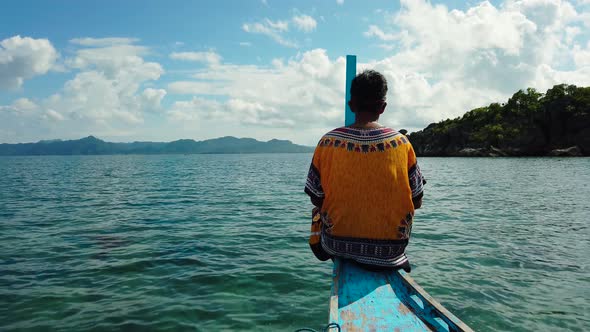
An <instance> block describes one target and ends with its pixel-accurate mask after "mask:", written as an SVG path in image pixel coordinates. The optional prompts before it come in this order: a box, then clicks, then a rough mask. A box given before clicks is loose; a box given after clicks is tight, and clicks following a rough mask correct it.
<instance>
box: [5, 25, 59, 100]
mask: <svg viewBox="0 0 590 332" xmlns="http://www.w3.org/2000/svg"><path fill="white" fill-rule="evenodd" d="M57 58H58V53H57V51H56V50H55V48H54V47H53V45H52V44H51V42H49V40H47V39H34V38H30V37H24V38H23V37H21V36H14V37H11V38H7V39H4V40H2V41H0V90H2V89H9V90H12V89H18V88H20V87H21V86H22V85H23V83H24V81H25V80H26V79H30V78H32V77H35V76H39V75H43V74H45V73H47V72H48V71H49V70H51V69H52V67H54V65H55V63H56V60H57Z"/></svg>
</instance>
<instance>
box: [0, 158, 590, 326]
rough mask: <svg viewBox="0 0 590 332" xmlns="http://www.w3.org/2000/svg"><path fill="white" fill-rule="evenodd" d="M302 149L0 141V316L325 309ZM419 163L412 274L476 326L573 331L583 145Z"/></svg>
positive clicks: (211, 320) (325, 274)
mask: <svg viewBox="0 0 590 332" xmlns="http://www.w3.org/2000/svg"><path fill="white" fill-rule="evenodd" d="M310 158H311V155H308V154H295V155H188V156H183V155H166V156H71V157H4V158H0V330H31V331H32V330H35V331H36V330H59V331H88V330H125V331H134V330H136V331H146V330H171V331H178V330H190V329H193V330H194V329H195V328H196V329H197V330H204V331H209V330H211V331H217V330H257V331H260V330H268V331H292V330H294V329H296V328H300V327H304V326H307V327H313V328H319V327H320V326H321V325H325V324H326V323H327V322H328V299H329V293H330V284H331V280H330V278H331V266H330V264H329V263H327V262H323V263H322V262H319V261H316V260H315V259H314V258H313V255H312V254H311V252H310V251H309V250H308V246H307V235H308V231H309V223H310V221H309V215H310V209H311V206H310V204H309V203H308V200H307V197H306V196H305V195H304V194H303V190H302V189H303V185H304V181H305V176H306V174H307V168H308V165H309V161H310ZM420 163H421V165H422V169H423V172H424V173H425V176H426V177H427V178H428V184H427V186H426V196H425V201H424V205H423V208H422V209H420V210H418V211H417V214H416V218H415V220H416V221H415V224H414V228H413V234H412V241H411V245H410V249H409V256H410V260H411V262H412V264H413V271H412V276H413V277H414V279H416V281H418V282H419V283H420V284H421V285H422V286H423V287H424V288H425V289H426V290H427V291H428V292H429V293H430V294H431V295H433V296H434V297H435V298H436V299H437V300H439V301H440V302H442V303H443V305H445V306H446V307H447V308H448V309H449V310H450V311H452V312H453V313H454V314H456V315H457V316H458V317H460V318H461V319H462V320H464V321H465V322H466V323H468V324H469V325H471V326H472V327H473V328H474V329H476V330H478V331H583V330H590V317H589V313H590V274H589V263H590V258H589V256H590V255H589V253H590V250H589V249H590V243H589V242H590V236H589V235H590V230H589V226H588V220H589V219H590V204H589V197H590V187H589V184H590V158H576V159H547V158H515V159H455V158H422V159H420Z"/></svg>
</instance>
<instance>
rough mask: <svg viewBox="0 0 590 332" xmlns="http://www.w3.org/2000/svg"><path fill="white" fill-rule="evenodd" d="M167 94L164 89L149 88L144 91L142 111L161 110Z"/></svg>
mask: <svg viewBox="0 0 590 332" xmlns="http://www.w3.org/2000/svg"><path fill="white" fill-rule="evenodd" d="M166 94H167V92H166V90H164V89H153V88H147V89H145V90H143V92H142V94H141V97H142V103H141V105H142V110H159V109H160V108H161V102H162V99H164V96H166Z"/></svg>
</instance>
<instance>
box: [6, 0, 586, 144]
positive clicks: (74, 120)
mask: <svg viewBox="0 0 590 332" xmlns="http://www.w3.org/2000/svg"><path fill="white" fill-rule="evenodd" d="M348 54H352V55H356V56H357V62H358V67H357V70H358V71H361V70H363V69H374V70H377V71H380V72H381V73H383V74H384V75H385V77H386V78H387V80H388V86H389V92H388V94H387V102H388V106H387V109H386V111H385V113H384V114H383V116H382V117H381V119H380V123H381V124H384V125H387V126H390V127H393V128H396V129H402V128H404V129H407V130H409V131H410V132H412V131H416V130H420V129H423V128H424V127H426V126H427V125H428V124H430V123H432V122H438V121H441V120H444V119H447V118H455V117H458V116H461V115H462V114H464V113H465V112H467V111H469V110H471V109H473V108H476V107H481V106H486V105H488V104H490V103H492V102H503V101H506V100H507V99H508V98H509V97H510V96H511V95H512V94H513V93H514V92H516V91H518V90H519V89H526V88H528V87H533V88H536V89H537V90H539V91H542V92H544V91H546V90H547V89H548V88H550V87H552V86H553V85H555V84H560V83H568V84H575V85H578V86H590V0H504V1H500V0H498V1H481V2H480V1H470V0H468V1H458V0H445V1H443V0H440V1H438V0H431V1H426V0H400V1H384V0H371V1H353V0H321V1H320V0H317V1H305V0H297V1H290V0H217V1H188V0H187V1H177V0H168V1H152V0H143V1H111V0H102V1H73V0H70V1H65V0H61V1H60V0H57V1H28V0H17V1H12V0H3V1H2V9H1V11H0V143H16V142H35V141H39V140H47V139H58V138H59V139H78V138H82V137H86V136H89V135H94V136H96V137H99V138H101V139H104V140H107V141H113V142H131V141H172V140H177V139H187V138H188V139H195V140H204V139H210V138H217V137H222V136H236V137H252V138H256V139H259V140H263V141H267V140H270V139H273V138H278V139H288V140H291V141H293V142H295V143H298V144H304V145H311V146H312V145H315V144H316V143H317V141H318V140H319V138H320V137H321V135H322V134H324V133H325V132H327V131H329V130H330V129H332V128H335V127H339V126H342V125H343V122H344V105H345V91H344V90H345V65H346V60H345V59H346V55H348Z"/></svg>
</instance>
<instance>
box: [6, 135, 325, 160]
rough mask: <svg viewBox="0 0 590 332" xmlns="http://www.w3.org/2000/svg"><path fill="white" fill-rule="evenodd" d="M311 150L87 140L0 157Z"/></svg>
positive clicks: (227, 141)
mask: <svg viewBox="0 0 590 332" xmlns="http://www.w3.org/2000/svg"><path fill="white" fill-rule="evenodd" d="M313 150H314V148H313V147H308V146H303V145H297V144H293V143H292V142H291V141H287V140H278V139H273V140H270V141H268V142H261V141H257V140H255V139H253V138H236V137H231V136H227V137H221V138H216V139H210V140H205V141H195V140H192V139H181V140H178V141H173V142H169V143H162V142H133V143H111V142H105V141H103V140H100V139H98V138H96V137H94V136H88V137H85V138H82V139H78V140H69V141H62V140H50V141H39V142H37V143H18V144H0V156H31V155H33V156H36V155H109V154H223V153H306V152H313Z"/></svg>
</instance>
